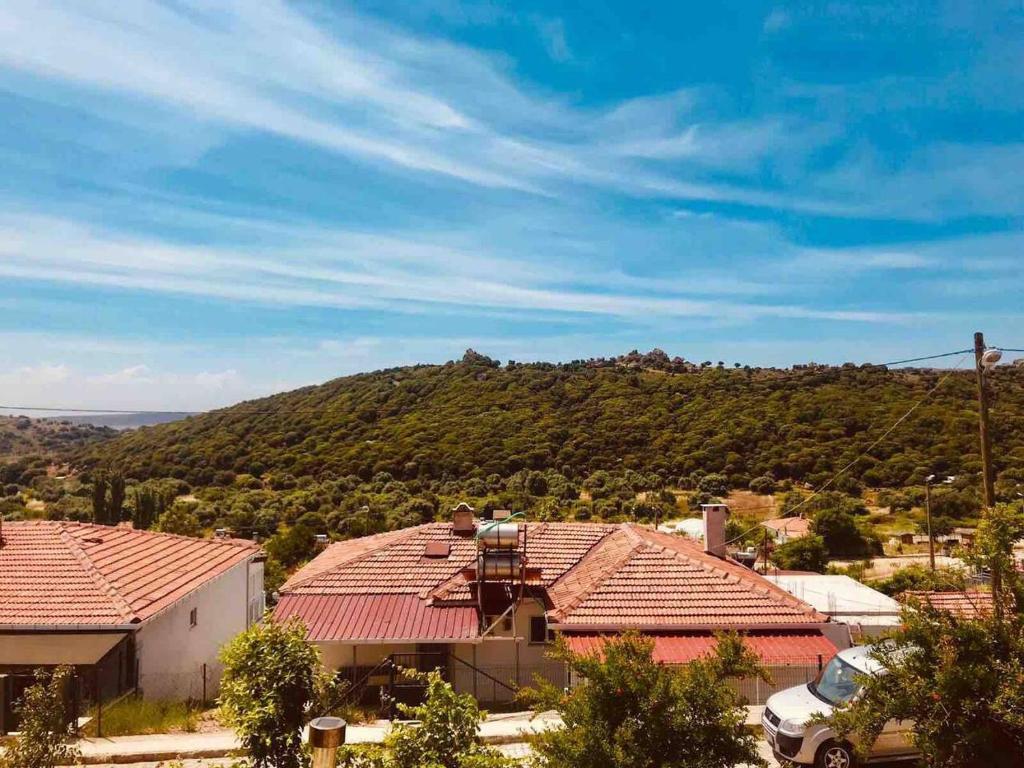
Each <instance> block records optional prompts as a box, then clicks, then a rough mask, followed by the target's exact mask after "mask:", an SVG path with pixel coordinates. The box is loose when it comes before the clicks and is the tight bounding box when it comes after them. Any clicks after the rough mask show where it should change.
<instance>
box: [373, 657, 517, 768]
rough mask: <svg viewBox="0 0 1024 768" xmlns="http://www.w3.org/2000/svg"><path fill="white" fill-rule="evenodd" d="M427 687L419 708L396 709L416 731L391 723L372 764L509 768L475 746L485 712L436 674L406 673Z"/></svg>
mask: <svg viewBox="0 0 1024 768" xmlns="http://www.w3.org/2000/svg"><path fill="white" fill-rule="evenodd" d="M406 674H407V675H408V676H409V677H414V678H418V679H420V680H421V681H423V682H424V683H426V686H427V692H426V697H425V699H424V702H423V704H422V705H420V706H410V705H407V704H399V705H398V709H399V711H400V712H401V714H402V716H403V717H404V718H405V719H407V720H414V721H416V725H406V724H404V723H396V724H395V726H394V728H393V729H392V731H391V732H390V733H389V734H388V735H387V737H385V739H384V744H383V745H382V747H383V748H382V749H381V750H380V752H379V753H377V754H378V756H377V759H376V760H375V761H373V763H372V764H375V765H377V766H381V768H514V766H516V765H517V763H515V762H514V761H512V760H508V759H507V758H504V757H502V756H501V754H500V753H498V752H497V751H495V750H493V749H490V748H488V747H486V746H484V745H483V743H482V742H481V741H480V736H479V733H478V731H479V726H480V721H481V720H482V719H483V717H484V715H485V714H486V713H485V712H481V711H480V708H479V707H478V706H477V703H476V700H475V699H474V698H473V697H472V696H470V695H468V694H459V693H456V692H455V690H454V689H453V688H452V686H451V684H450V683H448V682H445V680H443V679H442V677H441V673H440V672H436V671H435V672H428V673H414V672H408V673H406Z"/></svg>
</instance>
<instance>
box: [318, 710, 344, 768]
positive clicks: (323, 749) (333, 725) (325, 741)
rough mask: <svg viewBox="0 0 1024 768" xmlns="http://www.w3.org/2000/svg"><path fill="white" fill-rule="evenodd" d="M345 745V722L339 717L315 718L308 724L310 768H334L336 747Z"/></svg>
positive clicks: (336, 758) (336, 757) (336, 761)
mask: <svg viewBox="0 0 1024 768" xmlns="http://www.w3.org/2000/svg"><path fill="white" fill-rule="evenodd" d="M344 743H345V721H344V720H342V719H341V718H340V717H317V718H314V719H313V720H311V721H310V723H309V746H310V748H311V749H312V752H313V763H312V768H335V766H336V765H337V763H338V747H340V746H341V745H342V744H344Z"/></svg>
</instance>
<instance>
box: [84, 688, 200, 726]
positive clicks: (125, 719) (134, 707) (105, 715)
mask: <svg viewBox="0 0 1024 768" xmlns="http://www.w3.org/2000/svg"><path fill="white" fill-rule="evenodd" d="M201 714H202V710H201V709H200V708H199V707H197V706H195V705H193V704H189V703H187V702H184V701H148V700H146V699H140V698H136V697H134V696H129V697H128V698H125V699H122V700H121V701H119V702H117V703H116V704H113V705H111V706H109V707H104V708H103V712H102V715H101V716H102V722H103V735H104V736H135V735H141V734H147V733H168V732H171V731H185V732H186V733H191V732H193V731H195V730H196V726H197V724H198V722H199V716H200V715H201ZM92 716H93V719H92V720H90V721H89V724H88V725H87V726H86V727H85V729H84V730H85V732H86V735H89V736H95V735H96V713H95V711H93V712H92Z"/></svg>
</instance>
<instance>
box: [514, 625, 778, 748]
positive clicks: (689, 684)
mask: <svg viewBox="0 0 1024 768" xmlns="http://www.w3.org/2000/svg"><path fill="white" fill-rule="evenodd" d="M653 647H654V646H653V643H652V642H651V641H650V640H647V639H644V638H642V637H641V636H639V635H636V634H626V635H624V636H622V637H621V638H618V639H615V640H611V641H609V642H608V644H607V645H606V646H605V647H604V657H603V658H598V657H596V656H580V655H576V654H574V653H572V652H571V651H570V650H569V649H568V648H567V647H566V646H565V645H564V644H559V645H558V646H556V650H555V651H554V655H555V656H556V657H558V658H560V659H563V660H565V661H566V663H568V664H569V666H570V668H571V670H572V672H573V673H574V674H575V675H576V676H578V677H579V678H581V679H582V680H583V682H582V683H581V684H580V685H578V686H577V687H576V688H574V689H573V690H572V691H571V692H569V693H566V692H564V691H563V690H562V689H561V688H558V687H557V686H554V685H552V684H550V683H546V682H544V681H538V683H539V688H538V690H537V691H534V692H532V694H528V697H529V698H530V699H532V700H533V703H535V704H536V705H538V708H543V709H554V710H557V711H558V712H559V714H560V715H561V716H562V721H563V722H564V724H565V726H564V727H563V728H558V729H554V730H549V731H545V732H543V733H540V734H538V735H537V736H535V737H533V738H532V739H531V742H532V746H533V749H534V752H535V753H536V765H537V766H538V768H732V766H735V765H740V764H746V765H752V766H753V765H761V766H763V765H764V761H763V760H761V758H760V757H759V756H758V753H757V740H756V738H755V737H754V736H753V735H751V734H750V733H748V732H747V730H746V728H745V725H744V724H745V722H746V716H747V712H746V709H745V708H744V707H743V706H742V705H741V701H740V698H739V695H738V694H737V693H736V692H735V691H734V690H733V689H732V688H730V687H729V685H728V683H727V680H728V679H729V678H733V677H750V676H755V675H757V676H763V675H764V674H765V673H764V670H763V669H762V667H761V666H760V663H759V661H758V660H757V659H756V658H755V657H754V656H753V654H752V653H751V652H750V651H749V650H748V649H747V648H746V646H744V645H743V642H742V641H741V640H740V638H739V637H738V636H737V635H735V634H731V635H722V636H720V637H719V640H718V645H717V647H716V649H715V653H714V654H713V655H712V656H710V657H708V658H703V659H698V660H696V661H693V662H691V663H689V664H687V665H685V666H680V667H674V666H671V667H670V666H665V665H661V664H657V663H655V662H654V660H653V659H652V657H651V653H652V650H653Z"/></svg>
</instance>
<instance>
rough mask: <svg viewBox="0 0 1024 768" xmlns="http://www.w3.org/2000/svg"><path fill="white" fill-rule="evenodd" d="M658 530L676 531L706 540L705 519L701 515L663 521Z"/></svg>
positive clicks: (692, 537) (681, 534) (678, 533)
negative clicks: (667, 521) (668, 521)
mask: <svg viewBox="0 0 1024 768" xmlns="http://www.w3.org/2000/svg"><path fill="white" fill-rule="evenodd" d="M658 530H659V531H662V532H663V533H675V534H677V535H679V536H689V537H690V538H691V539H697V540H698V541H703V540H704V521H703V520H702V519H701V518H699V517H688V518H686V519H684V520H678V521H676V522H671V523H662V524H661V525H659V526H658Z"/></svg>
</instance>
